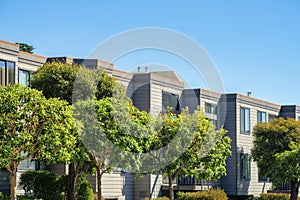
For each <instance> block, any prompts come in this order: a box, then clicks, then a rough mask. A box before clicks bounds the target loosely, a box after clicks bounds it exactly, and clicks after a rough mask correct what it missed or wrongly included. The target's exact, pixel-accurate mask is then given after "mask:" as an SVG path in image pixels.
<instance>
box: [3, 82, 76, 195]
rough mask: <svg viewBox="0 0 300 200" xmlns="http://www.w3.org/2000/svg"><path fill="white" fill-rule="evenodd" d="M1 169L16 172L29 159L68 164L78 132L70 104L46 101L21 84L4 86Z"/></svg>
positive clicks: (36, 92) (12, 173) (13, 188)
mask: <svg viewBox="0 0 300 200" xmlns="http://www.w3.org/2000/svg"><path fill="white" fill-rule="evenodd" d="M0 104H1V110H0V138H1V139H0V168H5V169H7V170H8V171H9V172H10V174H11V187H12V188H11V192H12V198H15V186H16V183H15V173H16V170H17V167H18V166H19V164H20V162H21V161H23V160H26V159H31V160H37V159H39V160H43V161H45V162H52V163H53V162H67V161H69V160H70V159H71V158H72V155H73V154H74V153H75V152H74V149H75V139H76V134H77V131H76V129H75V122H74V119H73V111H72V108H71V107H70V106H68V105H67V102H65V101H62V100H59V99H55V98H53V99H46V98H45V97H44V96H43V94H42V93H41V92H39V91H37V90H35V89H31V88H28V87H23V86H20V85H8V86H1V87H0Z"/></svg>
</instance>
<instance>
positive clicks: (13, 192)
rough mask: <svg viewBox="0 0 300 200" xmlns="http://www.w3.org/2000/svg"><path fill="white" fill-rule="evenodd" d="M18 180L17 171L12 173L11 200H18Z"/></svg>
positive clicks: (10, 177)
mask: <svg viewBox="0 0 300 200" xmlns="http://www.w3.org/2000/svg"><path fill="white" fill-rule="evenodd" d="M16 178H17V172H16V170H14V171H12V172H10V176H9V179H10V196H11V200H16V199H17V190H16V186H17V184H16Z"/></svg>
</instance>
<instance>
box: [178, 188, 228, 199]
mask: <svg viewBox="0 0 300 200" xmlns="http://www.w3.org/2000/svg"><path fill="white" fill-rule="evenodd" d="M177 199H178V200H228V197H227V195H226V193H225V192H224V191H223V190H209V191H203V192H188V193H184V192H179V193H178V194H177Z"/></svg>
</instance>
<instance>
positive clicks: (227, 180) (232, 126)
mask: <svg viewBox="0 0 300 200" xmlns="http://www.w3.org/2000/svg"><path fill="white" fill-rule="evenodd" d="M222 104H223V109H225V110H226V112H225V115H226V117H225V122H224V128H225V129H226V130H227V131H228V133H227V135H228V136H229V137H230V138H231V140H232V143H231V146H232V148H231V152H232V155H230V156H228V158H227V160H226V170H227V175H226V176H224V177H222V181H221V182H222V188H224V191H225V192H226V194H228V195H235V194H236V178H237V174H236V173H237V166H236V164H237V163H236V157H237V154H236V123H237V120H236V96H235V95H223V96H222ZM225 106H226V107H225Z"/></svg>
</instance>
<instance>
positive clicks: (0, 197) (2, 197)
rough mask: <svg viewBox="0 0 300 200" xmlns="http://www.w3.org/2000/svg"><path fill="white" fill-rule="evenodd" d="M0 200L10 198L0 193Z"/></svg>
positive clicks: (8, 199)
mask: <svg viewBox="0 0 300 200" xmlns="http://www.w3.org/2000/svg"><path fill="white" fill-rule="evenodd" d="M0 200H10V196H9V195H5V194H3V193H2V192H0Z"/></svg>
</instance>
